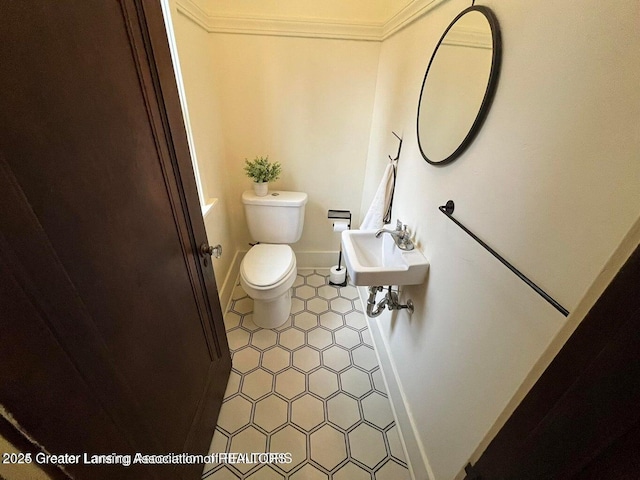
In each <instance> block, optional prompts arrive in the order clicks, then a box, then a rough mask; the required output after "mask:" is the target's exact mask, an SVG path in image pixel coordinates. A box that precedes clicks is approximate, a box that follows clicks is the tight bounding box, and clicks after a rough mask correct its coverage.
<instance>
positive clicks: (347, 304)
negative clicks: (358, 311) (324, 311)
mask: <svg viewBox="0 0 640 480" xmlns="http://www.w3.org/2000/svg"><path fill="white" fill-rule="evenodd" d="M331 310H333V311H334V312H338V313H347V312H350V311H351V310H353V304H352V303H351V300H347V299H346V298H342V297H340V298H334V299H333V300H331Z"/></svg>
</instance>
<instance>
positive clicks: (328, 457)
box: [309, 425, 347, 470]
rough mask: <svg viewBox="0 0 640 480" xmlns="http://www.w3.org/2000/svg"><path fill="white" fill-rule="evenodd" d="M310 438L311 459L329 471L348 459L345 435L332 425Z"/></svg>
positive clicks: (325, 426) (326, 426) (321, 429)
mask: <svg viewBox="0 0 640 480" xmlns="http://www.w3.org/2000/svg"><path fill="white" fill-rule="evenodd" d="M309 438H310V442H311V451H310V455H311V458H312V459H313V460H314V461H316V462H317V463H319V464H320V465H322V466H323V467H324V468H326V469H327V470H332V469H333V468H335V467H336V465H338V464H339V463H340V462H342V461H343V460H344V459H345V458H347V449H346V445H345V438H344V434H342V433H340V432H339V431H338V430H336V429H335V428H333V427H332V426H331V425H324V426H323V427H321V428H320V429H319V430H317V431H316V432H314V433H312V434H311V435H310V437H309Z"/></svg>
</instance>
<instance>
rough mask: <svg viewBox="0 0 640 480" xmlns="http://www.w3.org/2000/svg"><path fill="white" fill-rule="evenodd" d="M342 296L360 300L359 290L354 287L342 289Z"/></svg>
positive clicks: (349, 286) (348, 286)
mask: <svg viewBox="0 0 640 480" xmlns="http://www.w3.org/2000/svg"><path fill="white" fill-rule="evenodd" d="M340 296H341V297H343V298H348V299H349V300H356V299H357V298H359V295H358V289H357V288H356V287H354V286H353V285H347V286H346V287H340Z"/></svg>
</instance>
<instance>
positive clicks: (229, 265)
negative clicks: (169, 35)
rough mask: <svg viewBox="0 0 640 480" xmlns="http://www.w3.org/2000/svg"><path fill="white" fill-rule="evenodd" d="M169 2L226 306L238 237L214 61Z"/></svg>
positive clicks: (205, 41) (203, 38) (205, 39)
mask: <svg viewBox="0 0 640 480" xmlns="http://www.w3.org/2000/svg"><path fill="white" fill-rule="evenodd" d="M170 5H171V17H172V23H173V29H174V34H175V39H176V44H177V47H178V55H179V61H180V67H181V72H182V78H183V82H184V88H185V93H186V97H187V98H186V102H187V108H188V114H189V123H190V127H191V133H192V135H193V141H194V147H195V156H196V160H197V164H198V167H199V173H200V179H201V182H202V187H203V196H204V199H205V201H207V202H208V201H210V200H212V199H216V200H217V202H216V203H215V205H214V206H213V208H211V209H210V210H209V212H208V214H207V215H206V216H205V219H204V220H205V227H206V231H207V237H208V240H209V244H210V245H217V244H221V245H222V248H223V255H222V257H221V258H220V259H217V260H216V259H214V260H213V262H214V264H213V265H214V273H215V277H216V283H217V286H218V291H219V293H220V300H221V303H222V308H223V309H224V308H225V307H226V304H227V302H228V301H229V298H230V294H231V292H232V290H233V284H234V282H235V275H234V272H233V266H234V259H235V257H236V254H237V250H238V248H237V245H238V242H237V240H236V239H235V238H234V237H233V231H232V223H233V222H232V220H231V219H232V217H231V216H230V206H229V199H230V198H234V191H233V190H232V188H231V187H230V185H229V183H228V182H227V179H226V174H225V172H226V171H227V160H226V150H225V142H224V136H223V132H222V125H221V122H222V118H223V117H222V112H221V109H220V105H219V101H218V96H217V95H218V94H217V90H216V88H215V84H214V82H215V79H214V70H215V66H214V64H213V61H212V58H211V47H210V39H209V34H208V33H207V32H205V31H204V30H203V29H202V28H200V27H199V26H198V25H196V24H195V23H193V22H191V21H190V20H188V19H187V18H186V17H184V16H183V15H181V14H179V13H178V12H177V10H176V8H175V3H174V2H173V1H171V2H170ZM236 275H237V272H236Z"/></svg>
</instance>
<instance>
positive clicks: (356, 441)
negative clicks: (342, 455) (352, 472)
mask: <svg viewBox="0 0 640 480" xmlns="http://www.w3.org/2000/svg"><path fill="white" fill-rule="evenodd" d="M348 437H349V448H350V449H351V456H352V457H353V458H355V459H356V460H358V461H359V462H362V463H364V464H365V465H366V466H367V467H369V468H374V467H375V466H376V465H378V463H380V461H382V460H383V459H384V458H385V457H386V456H387V448H386V447H385V444H384V438H383V436H382V432H380V431H378V430H376V429H375V428H372V427H370V426H369V425H367V424H366V423H362V424H360V425H358V426H357V427H356V428H355V429H354V430H352V431H351V432H349V434H348Z"/></svg>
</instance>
